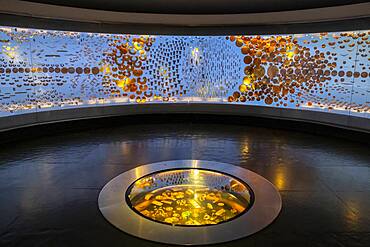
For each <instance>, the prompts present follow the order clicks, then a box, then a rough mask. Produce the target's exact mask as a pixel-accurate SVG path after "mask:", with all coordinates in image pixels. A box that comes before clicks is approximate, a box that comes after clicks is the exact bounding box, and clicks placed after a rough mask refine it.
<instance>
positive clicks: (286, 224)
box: [0, 123, 370, 247]
mask: <svg viewBox="0 0 370 247" xmlns="http://www.w3.org/2000/svg"><path fill="white" fill-rule="evenodd" d="M46 131H47V129H46ZM173 159H203V160H214V161H220V162H227V163H231V164H235V165H239V166H242V167H245V168H247V169H250V170H252V171H254V172H257V173H259V174H261V175H262V176H264V177H265V178H267V179H269V180H270V181H271V182H272V183H274V184H275V185H276V187H277V188H279V190H280V193H281V195H282V199H283V209H282V212H281V214H280V216H279V217H278V218H277V220H276V221H275V222H274V223H273V224H271V225H270V226H269V227H267V228H265V229H264V230H262V231H261V232H259V233H257V234H254V235H252V236H250V237H247V238H244V239H241V240H238V241H234V242H230V243H228V244H223V245H222V246H264V247H265V246H275V247H276V246H369V243H370V149H369V146H366V145H364V144H360V143H356V142H350V141H345V140H342V139H339V138H338V139H336V138H331V137H321V136H316V135H310V134H304V133H299V132H289V131H282V130H274V129H265V128H257V127H247V126H241V125H216V124H214V125H213V124H210V125H205V124H191V123H183V124H153V125H145V124H143V125H129V126H122V127H117V128H116V127H114V128H103V129H97V130H94V131H82V132H79V133H69V134H65V135H58V136H55V137H43V138H37V139H35V140H28V141H22V142H17V143H13V144H9V146H8V147H2V148H1V150H0V246H48V247H50V246H135V247H140V246H162V245H160V244H156V243H152V242H148V241H144V240H140V239H138V238H135V237H132V236H129V235H127V234H125V233H123V232H121V231H119V230H117V229H116V228H114V227H113V226H112V225H110V224H109V223H108V222H107V221H106V220H105V219H104V218H103V216H102V215H101V214H100V212H99V209H98V206H97V198H98V194H99V191H100V189H101V188H102V187H103V186H104V184H106V183H107V182H108V181H109V180H110V179H112V178H113V177H115V176H117V175H118V174H120V173H122V172H124V171H126V170H128V169H131V168H134V167H136V166H138V165H140V164H145V163H151V162H156V161H162V160H173Z"/></svg>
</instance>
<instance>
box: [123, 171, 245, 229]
mask: <svg viewBox="0 0 370 247" xmlns="http://www.w3.org/2000/svg"><path fill="white" fill-rule="evenodd" d="M128 199H129V203H130V204H131V206H132V208H133V209H134V210H136V211H137V212H138V213H139V214H141V215H143V216H145V217H147V218H149V219H152V220H154V221H158V222H162V223H167V224H172V225H190V226H199V225H209V224H219V223H222V222H225V221H228V220H231V219H233V218H234V217H236V216H238V215H240V214H241V213H244V212H245V211H246V210H248V209H249V207H250V204H251V192H250V190H249V188H248V186H247V185H245V184H244V183H243V182H241V181H239V180H237V179H235V178H233V177H231V176H228V175H226V174H223V173H219V172H214V171H207V170H201V169H179V170H171V171H163V172H159V173H156V174H153V175H150V176H146V177H144V178H142V179H139V180H137V181H136V182H135V183H134V184H133V185H132V186H131V188H130V189H129V191H128Z"/></svg>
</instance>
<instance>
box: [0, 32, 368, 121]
mask: <svg viewBox="0 0 370 247" xmlns="http://www.w3.org/2000/svg"><path fill="white" fill-rule="evenodd" d="M369 35H370V31H353V32H341V33H315V34H294V35H263V36H257V35H245V36H152V35H150V36H148V35H122V34H99V33H80V32H65V31H47V30H35V29H20V28H9V27H0V45H1V47H0V83H1V86H0V115H1V116H6V115H13V114H20V113H28V112H35V111H44V110H56V109H63V108H66V107H83V106H91V105H106V104H142V103H150V102H220V103H221V102H224V103H229V104H245V105H261V106H271V107H284V108H297V109H305V110H316V111H330V112H333V113H340V114H350V115H355V116H360V117H367V118H369V117H370V93H369V92H370V74H369V71H370V56H369V54H370V39H369Z"/></svg>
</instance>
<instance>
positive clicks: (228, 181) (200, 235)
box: [98, 160, 281, 245]
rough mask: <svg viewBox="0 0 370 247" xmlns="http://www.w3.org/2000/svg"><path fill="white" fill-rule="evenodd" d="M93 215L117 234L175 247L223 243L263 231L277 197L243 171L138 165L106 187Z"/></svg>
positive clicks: (185, 164) (209, 165)
mask: <svg viewBox="0 0 370 247" xmlns="http://www.w3.org/2000/svg"><path fill="white" fill-rule="evenodd" d="M98 203H99V209H100V211H101V212H102V214H103V216H104V217H105V218H106V219H107V220H108V222H110V223H111V224H112V225H114V226H115V227H117V228H118V229H120V230H122V231H124V232H126V233H128V234H131V235H134V236H136V237H140V238H143V239H147V240H151V241H155V242H160V243H166V244H177V245H202V244H215V243H223V242H228V241H232V240H236V239H239V238H243V237H246V236H248V235H251V234H253V233H256V232H258V231H260V230H261V229H263V228H265V227H266V226H268V225H269V224H271V223H272V221H273V220H274V219H275V218H276V217H277V216H278V214H279V212H280V210H281V197H280V195H279V193H278V191H277V190H276V188H275V187H274V186H273V185H272V184H271V183H270V182H269V181H268V180H266V179H265V178H263V177H261V176H260V175H258V174H256V173H254V172H252V171H249V170H247V169H244V168H241V167H238V166H234V165H230V164H225V163H220V162H214V161H204V160H173V161H163V162H157V163H152V164H148V165H142V166H139V167H137V168H135V169H132V170H129V171H127V172H124V173H122V174H120V175H118V176H117V177H115V178H113V179H112V180H111V181H109V182H108V183H107V184H106V185H105V186H104V187H103V189H102V190H101V192H100V194H99V199H98Z"/></svg>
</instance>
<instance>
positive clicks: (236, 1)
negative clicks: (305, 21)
mask: <svg viewBox="0 0 370 247" xmlns="http://www.w3.org/2000/svg"><path fill="white" fill-rule="evenodd" d="M27 1H28V2H38V3H47V4H53V5H63V6H70V7H80V8H88V9H98V10H110V11H121V12H137V13H162V14H239V13H262V12H276V11H286V10H299V9H310V8H321V7H330V6H339V5H347V4H355V3H365V2H368V1H369V0H326V1H325V0H27Z"/></svg>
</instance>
